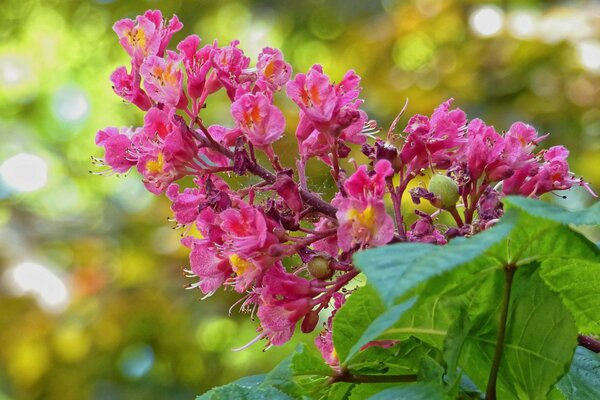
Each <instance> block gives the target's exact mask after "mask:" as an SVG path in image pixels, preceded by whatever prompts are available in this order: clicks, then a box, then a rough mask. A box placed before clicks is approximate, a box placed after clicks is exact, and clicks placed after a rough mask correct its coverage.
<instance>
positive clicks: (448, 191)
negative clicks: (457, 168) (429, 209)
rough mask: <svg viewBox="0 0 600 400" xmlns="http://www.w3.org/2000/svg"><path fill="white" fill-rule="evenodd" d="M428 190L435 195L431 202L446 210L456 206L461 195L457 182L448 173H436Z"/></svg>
mask: <svg viewBox="0 0 600 400" xmlns="http://www.w3.org/2000/svg"><path fill="white" fill-rule="evenodd" d="M427 190H429V191H430V192H431V193H433V194H434V195H435V199H434V200H432V201H431V204H433V205H434V206H435V207H437V208H441V209H444V210H449V209H451V208H453V207H455V206H456V202H457V201H458V199H459V197H460V195H459V194H458V186H457V185H456V182H454V180H452V178H450V177H448V176H446V175H440V174H436V175H434V176H432V177H431V180H430V181H429V186H428V187H427Z"/></svg>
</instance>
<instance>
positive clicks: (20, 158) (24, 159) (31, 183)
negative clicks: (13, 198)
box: [0, 153, 48, 192]
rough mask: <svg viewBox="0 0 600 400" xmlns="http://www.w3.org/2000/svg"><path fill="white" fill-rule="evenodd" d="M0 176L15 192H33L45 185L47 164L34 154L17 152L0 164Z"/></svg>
mask: <svg viewBox="0 0 600 400" xmlns="http://www.w3.org/2000/svg"><path fill="white" fill-rule="evenodd" d="M0 177H2V180H4V182H5V183H6V184H7V185H8V186H9V187H10V188H11V189H13V190H15V191H17V192H33V191H36V190H39V189H41V188H43V187H44V186H46V183H47V182H48V166H47V164H46V161H44V160H43V159H42V158H40V157H38V156H36V155H33V154H27V153H19V154H16V155H14V156H12V157H10V158H8V159H7V160H6V161H4V162H3V163H2V165H0Z"/></svg>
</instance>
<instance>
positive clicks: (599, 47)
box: [577, 40, 600, 72]
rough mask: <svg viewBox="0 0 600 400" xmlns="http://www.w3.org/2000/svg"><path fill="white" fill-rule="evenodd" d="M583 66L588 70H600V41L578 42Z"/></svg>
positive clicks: (579, 55)
mask: <svg viewBox="0 0 600 400" xmlns="http://www.w3.org/2000/svg"><path fill="white" fill-rule="evenodd" d="M577 55H578V57H579V62H580V63H581V66H582V67H583V68H584V69H586V70H587V71H591V72H600V42H598V41H596V40H586V41H583V42H580V43H578V44H577Z"/></svg>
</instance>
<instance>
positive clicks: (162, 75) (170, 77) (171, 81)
mask: <svg viewBox="0 0 600 400" xmlns="http://www.w3.org/2000/svg"><path fill="white" fill-rule="evenodd" d="M152 76H153V77H154V78H155V79H156V80H157V81H158V82H159V83H160V85H161V86H164V85H165V83H166V84H168V85H170V86H174V85H176V84H177V76H175V71H173V64H172V63H169V64H167V67H166V68H165V69H162V68H161V67H159V66H155V67H154V69H153V70H152Z"/></svg>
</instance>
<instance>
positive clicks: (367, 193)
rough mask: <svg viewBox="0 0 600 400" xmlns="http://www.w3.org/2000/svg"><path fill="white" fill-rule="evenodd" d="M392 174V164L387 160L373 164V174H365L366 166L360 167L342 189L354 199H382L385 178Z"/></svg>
mask: <svg viewBox="0 0 600 400" xmlns="http://www.w3.org/2000/svg"><path fill="white" fill-rule="evenodd" d="M393 174H394V169H393V168H392V164H391V163H390V162H389V161H388V160H379V161H377V163H376V164H375V167H374V174H372V175H371V176H369V174H367V166H366V165H361V166H360V167H359V168H358V170H356V172H355V173H354V174H352V175H351V176H350V177H349V178H348V179H347V180H346V182H344V188H345V189H346V191H347V192H348V195H349V196H351V197H353V198H355V199H362V200H366V199H367V198H369V197H375V198H377V199H381V198H383V195H384V193H385V188H386V178H387V177H390V176H392V175H393Z"/></svg>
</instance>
